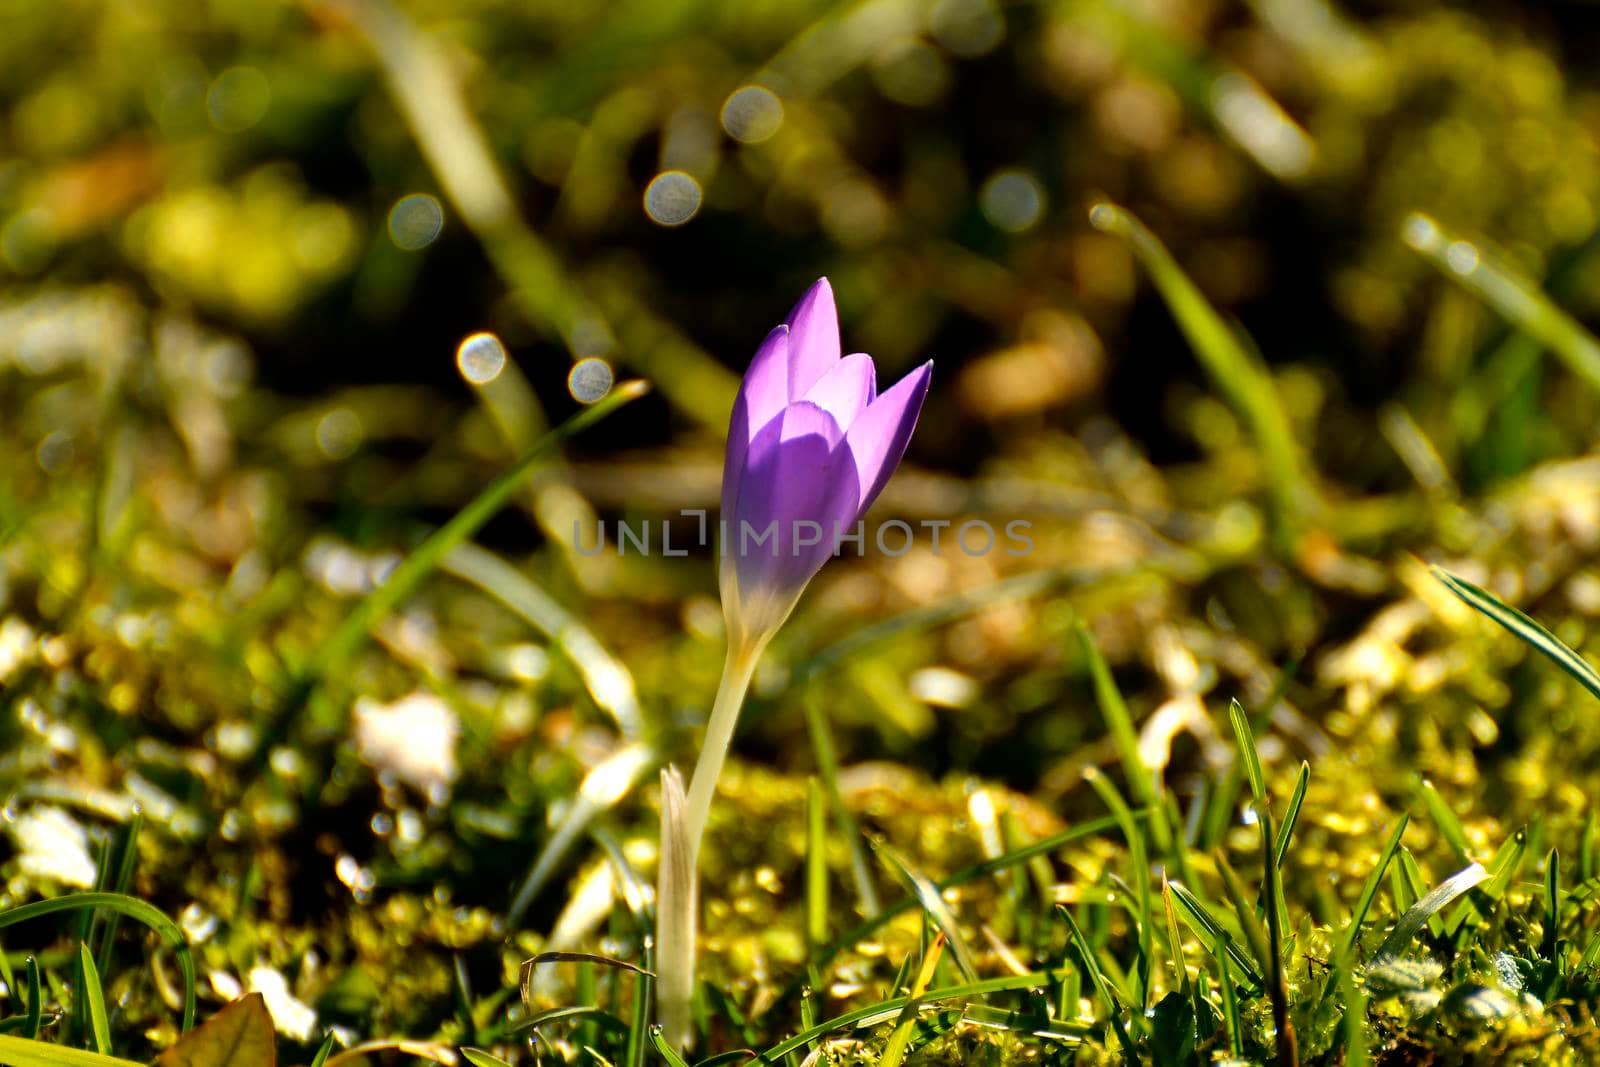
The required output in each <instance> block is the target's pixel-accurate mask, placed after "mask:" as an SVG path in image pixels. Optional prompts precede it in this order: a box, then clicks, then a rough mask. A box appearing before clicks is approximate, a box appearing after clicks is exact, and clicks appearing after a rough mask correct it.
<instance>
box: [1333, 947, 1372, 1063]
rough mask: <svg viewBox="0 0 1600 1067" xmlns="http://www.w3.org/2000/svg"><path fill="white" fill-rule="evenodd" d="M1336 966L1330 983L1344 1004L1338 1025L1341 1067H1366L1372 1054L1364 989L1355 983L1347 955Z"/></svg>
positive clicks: (1352, 969) (1358, 983)
mask: <svg viewBox="0 0 1600 1067" xmlns="http://www.w3.org/2000/svg"><path fill="white" fill-rule="evenodd" d="M1337 966H1338V970H1337V973H1336V975H1335V980H1334V982H1333V983H1332V984H1333V985H1334V986H1335V987H1336V988H1337V990H1338V995H1339V1000H1340V1001H1341V1002H1342V1003H1343V1005H1344V1019H1343V1025H1342V1026H1341V1029H1342V1030H1343V1035H1342V1036H1343V1039H1344V1067H1368V1065H1370V1064H1371V1063H1372V1051H1371V1049H1370V1048H1369V1047H1368V1045H1367V990H1366V987H1365V986H1364V985H1363V984H1362V983H1361V982H1358V981H1356V977H1355V969H1354V968H1353V967H1352V966H1351V963H1350V958H1349V957H1348V956H1346V957H1344V958H1343V959H1342V960H1341V961H1340V962H1339V964H1338V965H1337Z"/></svg>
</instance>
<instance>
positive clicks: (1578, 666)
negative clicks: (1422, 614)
mask: <svg viewBox="0 0 1600 1067" xmlns="http://www.w3.org/2000/svg"><path fill="white" fill-rule="evenodd" d="M1432 570H1433V576H1434V577H1435V578H1437V579H1439V581H1441V582H1443V583H1444V586H1445V588H1446V589H1448V590H1450V591H1451V592H1452V593H1454V594H1455V595H1456V596H1458V597H1460V598H1461V599H1462V600H1463V601H1464V602H1465V603H1466V604H1467V606H1468V607H1471V608H1475V609H1477V610H1478V611H1480V612H1482V613H1483V614H1484V615H1487V616H1488V617H1489V618H1491V619H1493V620H1494V621H1495V622H1497V623H1499V624H1500V625H1501V626H1503V627H1505V628H1506V629H1507V630H1510V631H1511V632H1512V633H1514V634H1516V635H1517V636H1518V637H1520V638H1521V639H1522V640H1524V641H1526V642H1527V643H1528V644H1530V645H1532V646H1533V647H1534V648H1536V649H1538V650H1539V651H1540V652H1543V653H1544V654H1545V655H1546V656H1548V657H1550V659H1552V660H1554V661H1555V664H1556V666H1558V667H1560V668H1561V669H1562V670H1564V671H1566V672H1567V673H1568V674H1570V675H1572V677H1574V678H1576V679H1577V680H1578V684H1579V685H1582V686H1583V687H1584V688H1585V689H1587V690H1588V691H1589V692H1590V693H1591V694H1593V695H1594V696H1595V697H1596V698H1600V672H1597V671H1596V670H1595V669H1594V668H1593V667H1592V666H1590V665H1589V661H1588V660H1586V659H1584V658H1583V657H1582V656H1580V655H1578V654H1577V653H1576V652H1574V651H1573V650H1572V649H1570V648H1568V647H1567V646H1566V644H1565V643H1563V642H1562V640H1561V639H1560V638H1559V637H1557V636H1556V635H1555V634H1553V633H1551V632H1550V631H1549V630H1547V629H1545V628H1544V626H1542V625H1541V624H1540V623H1539V622H1538V621H1537V620H1535V619H1533V618H1532V617H1531V616H1529V615H1526V614H1524V613H1523V612H1521V611H1518V610H1517V609H1516V608H1514V607H1512V606H1511V605H1510V604H1507V603H1506V602H1505V601H1503V600H1501V599H1500V598H1499V597H1497V596H1495V595H1494V594H1493V593H1491V592H1489V591H1488V590H1486V589H1481V588H1479V587H1478V586H1476V585H1473V584H1472V583H1471V582H1469V581H1467V580H1466V579H1465V578H1462V577H1459V576H1457V575H1454V574H1451V573H1450V572H1449V571H1447V570H1445V569H1443V568H1442V567H1434V568H1432Z"/></svg>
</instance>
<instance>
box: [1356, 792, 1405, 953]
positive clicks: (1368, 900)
mask: <svg viewBox="0 0 1600 1067" xmlns="http://www.w3.org/2000/svg"><path fill="white" fill-rule="evenodd" d="M1410 823H1411V816H1410V815H1409V814H1407V813H1405V812H1402V813H1401V815H1400V819H1399V821H1398V822H1396V823H1395V824H1394V829H1393V830H1390V831H1389V837H1388V840H1386V841H1385V842H1384V843H1383V851H1382V852H1379V853H1378V862H1377V863H1376V864H1374V865H1373V868H1372V873H1371V874H1369V875H1367V880H1366V881H1365V882H1363V883H1362V884H1361V895H1360V896H1359V897H1357V898H1356V907H1355V911H1353V912H1351V914H1350V925H1349V926H1348V927H1346V928H1345V936H1344V953H1343V955H1344V956H1345V957H1346V958H1347V959H1354V958H1355V948H1356V942H1357V941H1358V940H1360V937H1361V924H1362V923H1364V922H1366V921H1367V912H1368V911H1369V910H1371V908H1372V901H1373V900H1374V899H1375V898H1376V897H1377V895H1378V886H1379V885H1381V884H1382V883H1383V874H1384V871H1386V870H1388V868H1389V863H1390V862H1391V861H1392V860H1393V859H1394V855H1395V851H1396V850H1397V849H1398V848H1399V847H1400V838H1401V837H1402V836H1404V835H1405V832H1406V827H1407V826H1408V825H1410Z"/></svg>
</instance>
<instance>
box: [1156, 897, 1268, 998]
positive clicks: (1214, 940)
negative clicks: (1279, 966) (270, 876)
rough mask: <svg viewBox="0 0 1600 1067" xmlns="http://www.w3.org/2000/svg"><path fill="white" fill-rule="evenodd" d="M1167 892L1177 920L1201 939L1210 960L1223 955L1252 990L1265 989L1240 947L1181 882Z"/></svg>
mask: <svg viewBox="0 0 1600 1067" xmlns="http://www.w3.org/2000/svg"><path fill="white" fill-rule="evenodd" d="M1168 888H1169V889H1170V890H1171V891H1172V899H1173V901H1174V902H1175V903H1176V904H1177V905H1178V915H1179V917H1181V918H1182V919H1183V921H1184V924H1185V925H1186V926H1188V927H1189V929H1190V930H1193V931H1194V935H1195V936H1196V937H1197V938H1199V939H1200V943H1201V944H1202V945H1204V946H1205V947H1206V951H1208V952H1210V953H1211V954H1212V955H1213V956H1214V955H1216V954H1217V953H1219V952H1226V953H1227V955H1228V958H1229V959H1230V960H1231V961H1232V964H1233V966H1234V967H1237V968H1238V969H1239V971H1240V973H1242V974H1243V975H1244V976H1245V978H1246V980H1247V981H1248V982H1249V983H1250V985H1251V986H1252V987H1254V988H1256V989H1260V988H1262V987H1263V986H1265V984H1266V983H1265V982H1264V981H1263V980H1262V977H1261V972H1260V971H1258V970H1256V967H1255V964H1254V963H1252V962H1251V961H1250V959H1249V957H1247V956H1246V955H1245V954H1244V953H1243V952H1241V951H1240V950H1239V946H1237V945H1235V944H1234V943H1233V938H1232V937H1230V936H1229V935H1228V933H1227V932H1226V931H1225V930H1223V928H1222V926H1221V925H1220V924H1219V923H1218V922H1217V920H1216V919H1215V918H1214V917H1213V916H1212V915H1211V913H1210V912H1209V911H1207V910H1206V907H1205V905H1204V904H1202V903H1200V901H1199V900H1198V899H1197V898H1196V897H1195V895H1194V894H1193V893H1191V892H1189V890H1188V888H1187V887H1186V886H1185V885H1184V884H1183V883H1182V882H1169V883H1168Z"/></svg>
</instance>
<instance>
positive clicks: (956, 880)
mask: <svg viewBox="0 0 1600 1067" xmlns="http://www.w3.org/2000/svg"><path fill="white" fill-rule="evenodd" d="M1116 828H1117V821H1116V819H1114V818H1112V817H1111V816H1109V815H1108V816H1105V817H1104V818H1100V819H1091V820H1090V821H1088V822H1084V823H1079V824H1078V825H1077V826H1074V827H1072V828H1071V829H1070V830H1063V831H1062V832H1061V833H1059V834H1052V835H1051V836H1050V837H1046V838H1041V839H1040V840H1038V841H1035V842H1033V843H1032V844H1030V845H1024V846H1022V847H1021V848H1017V849H1013V850H1011V851H1010V852H1007V853H1006V854H1005V855H1003V856H996V857H995V858H994V859H992V860H984V861H983V862H982V863H975V864H973V865H972V866H971V867H966V868H963V869H962V870H959V871H957V872H956V873H954V874H952V875H950V876H949V877H948V878H943V879H940V881H939V882H938V888H939V889H940V891H943V890H946V889H951V888H953V887H955V886H959V885H966V884H967V883H968V882H975V881H977V880H978V879H980V878H986V877H988V876H989V875H991V874H995V873H996V872H999V871H1004V870H1008V869H1010V868H1012V867H1015V866H1017V865H1018V864H1021V863H1027V862H1028V861H1029V860H1032V859H1034V858H1035V857H1040V856H1046V855H1048V854H1049V853H1051V852H1054V851H1056V850H1057V849H1059V848H1062V847H1064V846H1066V845H1069V844H1072V843H1073V842H1075V841H1081V840H1083V839H1084V838H1086V837H1094V836H1096V835H1097V834H1102V833H1105V832H1106V831H1107V830H1114V829H1116ZM917 903H918V902H917V898H916V896H914V895H907V896H905V897H902V898H901V899H900V900H897V901H895V902H894V903H892V904H889V905H887V906H886V907H884V908H883V910H881V911H879V912H878V913H877V914H875V915H872V916H869V917H868V918H866V919H863V920H862V921H861V922H859V923H857V924H856V925H855V926H853V927H851V928H850V929H849V930H846V931H845V932H844V933H842V934H840V935H839V936H838V937H836V938H834V939H833V941H831V942H830V943H829V944H828V946H827V947H826V948H824V949H823V950H822V951H821V952H820V953H818V954H817V959H816V961H815V962H814V963H813V965H812V966H813V967H816V968H821V967H825V966H826V965H827V964H828V963H829V962H830V961H831V960H832V959H833V958H834V957H835V956H837V955H838V954H839V953H840V952H843V951H844V950H845V949H846V948H849V947H850V946H851V945H854V944H856V943H858V942H860V941H864V940H866V939H867V938H868V937H870V936H871V935H872V934H873V932H875V931H876V930H877V929H878V928H879V927H881V926H883V924H884V923H887V922H889V921H890V920H891V919H893V918H895V917H896V916H897V915H903V914H905V913H906V912H907V911H910V910H911V909H912V908H915V907H917ZM806 977H807V976H806V974H805V973H804V972H802V973H801V974H800V975H798V976H797V977H796V978H795V979H794V980H793V981H791V982H790V984H789V985H788V986H787V987H785V989H784V991H783V993H782V994H780V995H779V996H778V998H777V1000H775V1001H774V1004H773V1006H774V1007H776V1006H777V1005H778V1004H782V1003H784V1002H785V1001H787V1000H788V999H789V998H790V997H792V996H795V995H797V994H798V993H799V992H800V989H801V987H802V986H803V985H804V984H805V980H806ZM769 1010H770V1009H769Z"/></svg>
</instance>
